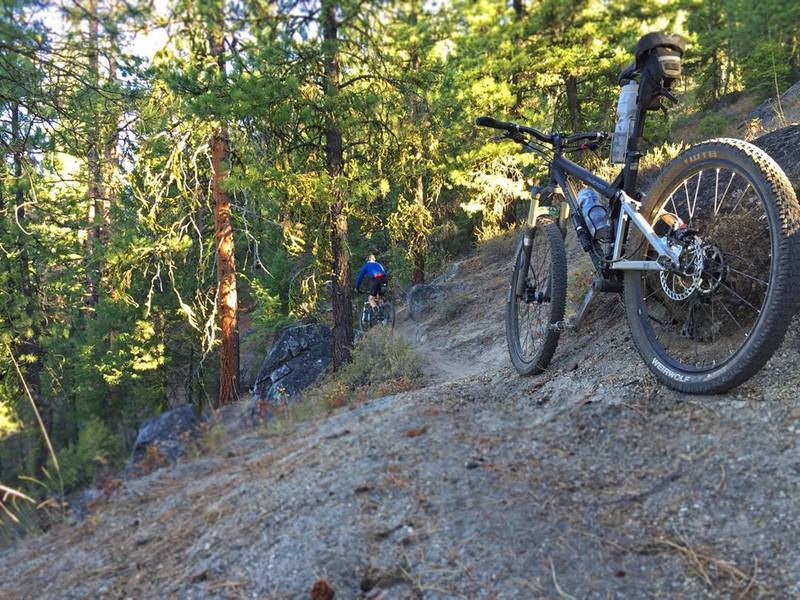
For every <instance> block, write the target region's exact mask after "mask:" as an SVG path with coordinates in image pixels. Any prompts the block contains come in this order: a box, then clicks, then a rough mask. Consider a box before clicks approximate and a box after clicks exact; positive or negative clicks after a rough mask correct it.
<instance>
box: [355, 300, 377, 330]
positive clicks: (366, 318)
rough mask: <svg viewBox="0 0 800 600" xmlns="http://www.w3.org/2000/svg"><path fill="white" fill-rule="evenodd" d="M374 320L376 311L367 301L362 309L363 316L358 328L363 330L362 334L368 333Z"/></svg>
mask: <svg viewBox="0 0 800 600" xmlns="http://www.w3.org/2000/svg"><path fill="white" fill-rule="evenodd" d="M374 320H375V312H374V311H373V310H372V307H371V306H370V305H369V303H367V302H365V303H364V306H363V307H362V309H361V318H360V319H359V321H358V328H359V329H360V330H361V333H362V334H364V333H366V332H367V331H368V330H369V329H370V328H371V327H372V325H373V322H374Z"/></svg>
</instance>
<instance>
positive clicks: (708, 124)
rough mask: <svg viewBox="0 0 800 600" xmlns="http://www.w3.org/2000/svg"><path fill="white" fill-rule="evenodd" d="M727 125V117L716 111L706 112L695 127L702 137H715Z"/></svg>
mask: <svg viewBox="0 0 800 600" xmlns="http://www.w3.org/2000/svg"><path fill="white" fill-rule="evenodd" d="M727 125H728V121H727V119H725V117H723V116H722V115H718V114H716V113H708V114H707V115H705V116H703V118H702V119H700V123H699V124H698V126H697V128H698V131H699V133H700V136H701V137H703V138H709V137H717V136H719V135H721V134H722V132H723V131H725V128H726V127H727Z"/></svg>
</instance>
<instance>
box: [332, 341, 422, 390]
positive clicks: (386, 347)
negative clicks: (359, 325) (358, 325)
mask: <svg viewBox="0 0 800 600" xmlns="http://www.w3.org/2000/svg"><path fill="white" fill-rule="evenodd" d="M421 374H422V361H421V358H420V356H419V355H418V354H417V353H416V352H415V351H414V349H413V348H412V347H411V345H410V344H409V343H408V342H407V341H406V340H405V339H403V338H402V337H400V336H398V335H395V334H394V333H393V332H392V331H391V330H388V329H385V328H383V327H376V328H374V329H371V330H369V331H368V332H367V333H366V334H365V335H364V336H363V337H362V338H361V339H360V340H359V342H358V344H357V345H356V348H355V350H354V351H353V361H352V362H351V363H350V364H349V365H347V366H346V367H345V368H344V369H343V370H342V372H341V375H340V379H341V381H343V382H344V383H345V384H346V385H347V386H348V387H349V388H350V389H356V388H359V387H364V386H378V385H379V384H381V383H384V382H386V381H391V380H395V379H407V380H410V381H413V380H415V379H417V378H418V377H420V376H421Z"/></svg>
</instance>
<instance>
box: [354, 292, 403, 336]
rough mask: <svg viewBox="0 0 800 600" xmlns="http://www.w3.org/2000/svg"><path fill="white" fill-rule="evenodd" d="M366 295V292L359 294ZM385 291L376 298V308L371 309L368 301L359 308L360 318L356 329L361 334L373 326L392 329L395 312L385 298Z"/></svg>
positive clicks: (390, 302)
mask: <svg viewBox="0 0 800 600" xmlns="http://www.w3.org/2000/svg"><path fill="white" fill-rule="evenodd" d="M360 293H362V294H366V293H367V292H360ZM385 293H386V292H385V291H384V292H383V293H382V294H380V295H379V296H378V306H377V307H376V308H372V306H371V305H370V303H369V300H367V301H365V302H364V306H363V307H362V308H361V317H360V318H359V321H358V328H359V330H360V331H361V333H362V334H364V333H366V332H367V331H368V330H369V329H372V328H373V327H375V326H383V327H388V328H390V329H393V328H394V321H395V310H394V303H393V302H392V301H391V300H388V299H387V298H386V296H385Z"/></svg>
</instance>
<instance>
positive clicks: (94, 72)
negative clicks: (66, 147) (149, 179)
mask: <svg viewBox="0 0 800 600" xmlns="http://www.w3.org/2000/svg"><path fill="white" fill-rule="evenodd" d="M86 11H87V14H88V20H89V40H88V42H89V44H88V62H89V65H88V66H89V79H90V81H91V82H92V84H93V85H94V86H95V87H98V86H99V83H100V60H99V59H100V40H99V31H98V30H99V23H98V21H99V17H98V15H97V2H96V0H89V1H88V2H87V4H86ZM89 118H90V122H89V123H88V141H89V147H88V149H87V152H86V163H87V165H86V166H87V171H88V177H89V184H88V188H87V193H86V196H87V198H86V199H87V210H86V258H85V261H86V289H85V291H84V304H85V305H86V307H87V308H88V309H89V315H90V316H91V317H94V315H95V312H94V308H95V306H97V301H98V299H99V291H98V286H99V285H100V272H99V271H100V268H99V264H98V261H97V256H96V253H97V250H98V248H97V246H98V243H99V238H100V224H99V222H98V219H97V217H98V215H97V207H98V206H99V205H101V204H102V202H103V197H104V196H105V194H104V191H103V169H102V165H101V162H100V147H101V145H102V141H101V138H102V132H101V127H100V115H98V111H97V107H96V106H95V105H93V107H92V113H91V114H90V115H89Z"/></svg>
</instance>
